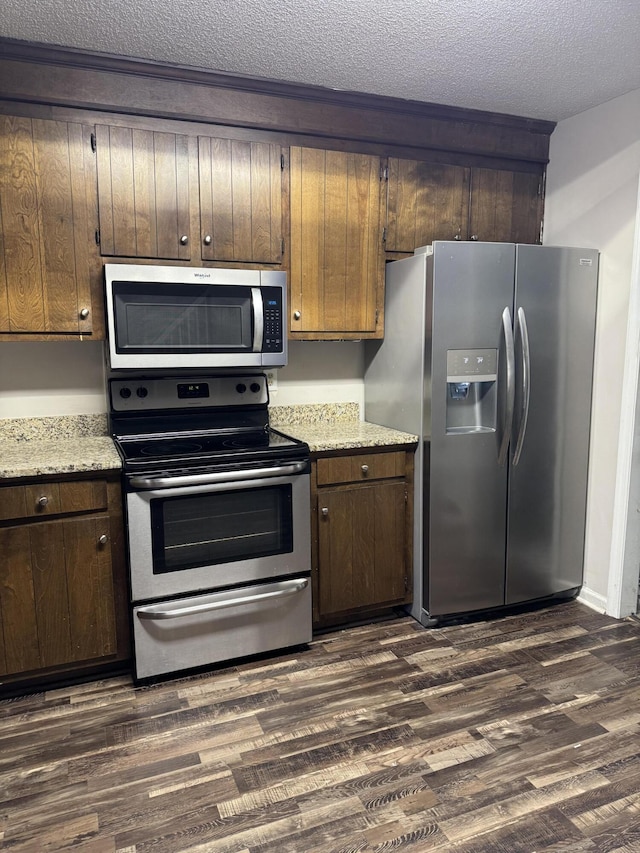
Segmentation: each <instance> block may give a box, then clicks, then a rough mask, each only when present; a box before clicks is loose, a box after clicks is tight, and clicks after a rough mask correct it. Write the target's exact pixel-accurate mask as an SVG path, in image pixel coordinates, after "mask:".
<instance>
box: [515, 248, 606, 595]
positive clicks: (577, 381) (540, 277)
mask: <svg viewBox="0 0 640 853" xmlns="http://www.w3.org/2000/svg"><path fill="white" fill-rule="evenodd" d="M597 276H598V253H597V252H596V251H594V250H591V249H565V248H561V247H549V246H533V245H518V246H517V247H516V307H515V312H516V329H515V345H516V375H517V382H516V385H517V389H518V393H517V396H516V406H515V413H516V414H515V423H514V440H513V441H512V444H511V468H510V479H509V521H508V538H507V579H506V604H516V603H518V602H521V601H529V600H532V599H536V598H542V597H545V596H549V595H557V594H559V593H562V592H565V591H569V590H572V589H575V588H576V587H579V586H580V584H581V583H582V566H583V552H584V533H585V513H586V496H587V463H588V456H589V431H590V420H591V384H592V378H593V348H594V337H595V316H596V290H597ZM527 338H528V347H527ZM527 349H528V358H527ZM527 378H528V380H529V387H528V388H527V387H526V381H527ZM523 380H524V383H525V384H524V387H523V384H522V381H523ZM527 396H528V401H527Z"/></svg>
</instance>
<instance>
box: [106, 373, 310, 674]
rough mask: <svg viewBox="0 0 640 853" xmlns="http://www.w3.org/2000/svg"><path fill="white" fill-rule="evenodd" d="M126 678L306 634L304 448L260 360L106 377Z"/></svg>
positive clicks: (293, 641) (298, 640)
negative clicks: (241, 369)
mask: <svg viewBox="0 0 640 853" xmlns="http://www.w3.org/2000/svg"><path fill="white" fill-rule="evenodd" d="M109 399H110V424H111V433H112V435H113V437H114V440H115V443H116V446H117V448H118V451H119V453H120V455H121V457H122V461H123V471H124V497H125V516H126V524H127V531H128V557H129V570H130V581H131V584H130V587H131V609H132V620H133V637H134V652H135V677H136V679H137V680H141V679H146V678H152V677H155V676H159V675H163V674H167V673H172V672H176V671H179V670H184V669H189V668H192V667H202V666H206V665H208V664H213V663H217V662H220V661H224V660H229V659H232V658H237V657H243V656H246V655H253V654H257V653H261V652H266V651H271V650H274V649H280V648H285V647H288V646H292V645H298V644H303V643H306V642H308V641H309V640H310V639H311V586H310V567H311V556H310V490H309V480H310V462H309V448H308V446H307V445H306V444H304V443H303V442H301V441H298V440H296V439H294V438H290V437H288V436H286V435H284V434H282V433H280V432H278V431H277V430H274V429H271V428H270V426H269V411H268V400H269V397H268V388H267V380H266V376H265V375H264V374H255V375H254V374H234V375H224V376H219V375H208V376H202V375H197V376H196V375H194V376H186V377H185V376H179V377H170V376H162V377H155V376H147V377H135V376H134V377H129V376H127V377H126V378H124V379H120V378H112V379H110V380H109Z"/></svg>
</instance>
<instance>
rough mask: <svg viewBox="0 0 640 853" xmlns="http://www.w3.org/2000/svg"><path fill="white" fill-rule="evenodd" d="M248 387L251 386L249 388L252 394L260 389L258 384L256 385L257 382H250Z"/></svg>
mask: <svg viewBox="0 0 640 853" xmlns="http://www.w3.org/2000/svg"><path fill="white" fill-rule="evenodd" d="M249 387H250V388H251V390H252V391H253V393H254V394H257V393H258V391H259V390H260V386H259V385H258V383H257V382H252V383H251V385H250V386H249Z"/></svg>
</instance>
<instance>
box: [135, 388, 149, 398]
mask: <svg viewBox="0 0 640 853" xmlns="http://www.w3.org/2000/svg"><path fill="white" fill-rule="evenodd" d="M148 393H149V390H148V389H147V388H145V387H144V385H141V386H140V387H139V388H136V394H137V395H138V397H140V398H141V399H143V398H144V397H146V396H147V394H148Z"/></svg>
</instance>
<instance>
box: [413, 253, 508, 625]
mask: <svg viewBox="0 0 640 853" xmlns="http://www.w3.org/2000/svg"><path fill="white" fill-rule="evenodd" d="M514 257H515V247H514V245H513V244H507V243H471V242H469V243H456V242H436V243H434V251H433V256H432V257H431V258H430V259H429V261H428V264H427V270H428V277H429V279H430V280H431V283H432V290H433V326H432V328H433V333H432V339H433V347H432V369H431V377H430V378H431V382H430V390H431V400H432V405H431V450H430V487H429V488H430V499H429V504H428V505H429V524H428V526H427V527H425V554H427V555H428V576H427V583H426V584H425V598H424V607H425V609H426V610H427V611H428V613H429V615H430V617H432V618H437V617H439V616H446V615H450V614H455V613H464V612H468V611H473V610H482V609H485V608H491V607H497V606H500V605H502V604H503V603H504V572H505V541H506V496H507V471H508V465H507V464H506V458H505V459H504V464H502V465H500V464H499V462H498V455H499V452H500V447H501V446H502V447H503V448H504V447H505V445H504V443H503V441H502V439H503V438H504V427H505V418H506V414H507V412H506V409H507V408H508V405H507V402H506V401H507V396H506V395H505V392H506V389H505V388H504V385H505V383H506V378H507V371H506V363H505V362H506V354H507V351H508V349H509V346H508V344H509V343H510V342H509V341H508V340H505V334H506V335H507V336H508V335H510V334H511V322H510V317H511V316H512V311H513V277H514ZM429 290H430V288H428V291H429ZM505 311H506V313H505ZM505 318H506V320H507V323H506V326H508V330H507V329H506V327H505ZM478 359H482V360H481V361H478ZM467 370H468V375H465V371H467ZM448 379H449V380H451V381H448ZM456 379H457V380H459V381H455V380H456ZM507 429H508V425H507ZM507 443H508V436H507Z"/></svg>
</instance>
